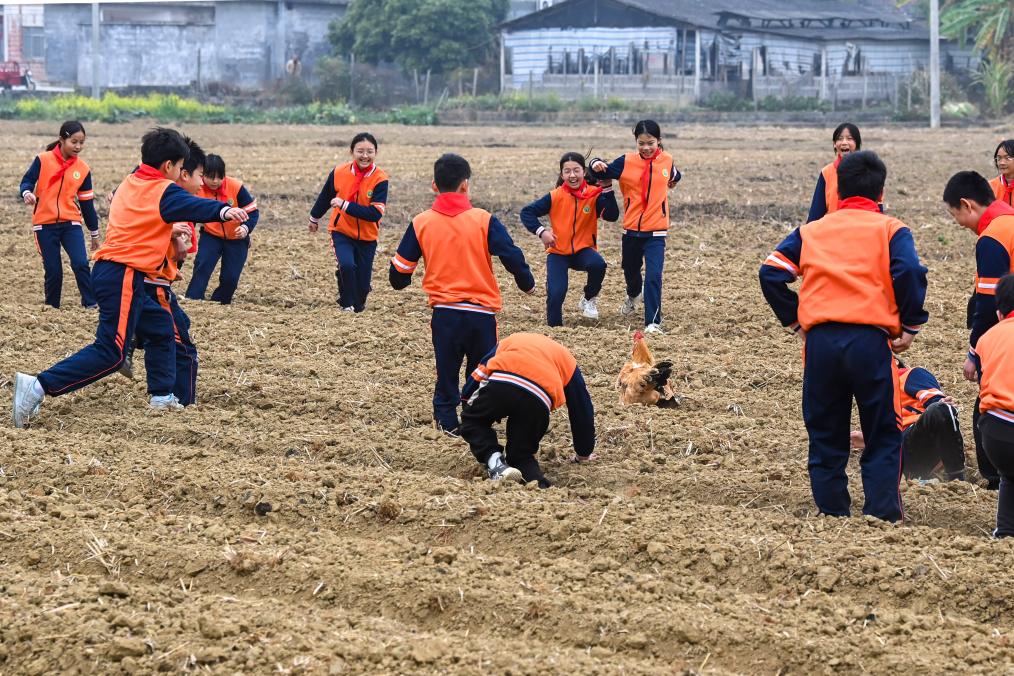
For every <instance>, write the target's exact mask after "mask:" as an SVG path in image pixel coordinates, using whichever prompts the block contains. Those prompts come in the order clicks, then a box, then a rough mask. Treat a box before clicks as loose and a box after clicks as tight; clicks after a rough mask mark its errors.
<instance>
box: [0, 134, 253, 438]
mask: <svg viewBox="0 0 1014 676" xmlns="http://www.w3.org/2000/svg"><path fill="white" fill-rule="evenodd" d="M188 153H189V149H188V148H187V143H186V141H185V140H184V138H183V137H182V136H181V135H180V134H179V132H176V131H173V130H172V129H163V128H156V129H153V130H151V131H150V132H148V133H147V134H145V135H144V138H143V139H142V140H141V166H140V167H139V168H138V170H137V171H135V172H134V173H133V174H131V175H130V176H127V178H126V179H124V181H123V183H121V184H120V187H119V188H117V190H116V197H114V198H113V201H112V203H111V204H110V207H109V225H108V228H107V230H106V241H105V243H104V244H103V245H102V247H101V248H100V249H99V250H98V251H97V252H96V253H95V260H96V263H95V269H94V270H93V271H92V283H93V284H94V288H95V297H96V299H97V300H98V305H99V325H98V328H97V329H96V331H95V342H94V343H92V344H91V345H89V346H87V347H85V348H83V349H81V350H79V351H78V352H76V353H75V354H73V355H71V356H70V357H67V358H66V359H64V360H62V361H60V362H59V363H57V364H55V365H53V366H51V367H49V368H48V369H46V370H45V371H43V372H42V373H40V374H39V375H38V376H37V377H33V376H30V375H26V374H24V373H17V374H15V376H14V414H13V418H14V426H15V427H26V426H27V425H28V423H29V419H30V417H31V416H34V415H36V413H37V412H38V410H39V407H40V405H41V404H42V400H43V399H44V398H45V395H47V394H48V395H50V396H60V395H62V394H67V393H69V392H73V391H75V390H78V389H80V388H82V387H84V386H85V385H88V384H90V383H93V382H95V381H96V380H99V379H100V378H104V377H106V376H108V375H110V374H111V373H116V371H117V370H118V369H119V368H120V365H121V364H122V363H123V358H124V352H125V346H127V345H129V344H130V341H131V340H132V339H133V337H134V328H135V326H136V324H137V319H138V317H139V316H140V314H141V308H142V305H143V302H144V298H145V293H144V289H143V286H144V276H145V275H156V274H158V271H159V269H160V268H161V267H162V266H163V265H164V264H165V261H166V252H167V251H168V249H169V243H170V240H171V238H172V235H173V233H174V232H176V233H181V234H189V232H190V231H189V228H187V227H186V226H185V225H173V224H174V223H179V222H187V221H196V222H200V223H207V222H208V221H218V222H224V221H229V220H237V221H239V222H241V223H242V222H244V221H246V220H247V219H248V218H249V215H248V214H247V213H246V211H244V210H243V209H240V208H237V207H230V206H229V205H228V204H225V203H222V202H214V201H212V200H206V199H201V198H199V197H195V196H193V195H190V194H189V193H187V191H185V190H184V189H183V188H181V187H180V186H178V185H176V183H175V181H176V180H177V179H178V178H179V177H180V168H181V166H182V164H183V162H184V161H185V160H186V159H187V156H188Z"/></svg>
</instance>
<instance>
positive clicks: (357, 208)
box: [341, 181, 387, 223]
mask: <svg viewBox="0 0 1014 676" xmlns="http://www.w3.org/2000/svg"><path fill="white" fill-rule="evenodd" d="M341 209H342V211H344V212H345V213H346V214H348V215H349V216H351V217H352V218H358V219H359V220H361V221H370V222H371V223H379V222H380V219H381V218H383V217H384V212H385V211H386V210H387V181H381V182H380V183H378V184H377V187H375V188H374V189H373V196H372V197H371V198H370V203H369V204H368V205H363V204H356V203H355V202H345V204H344V206H342V207H341Z"/></svg>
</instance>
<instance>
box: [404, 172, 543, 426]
mask: <svg viewBox="0 0 1014 676" xmlns="http://www.w3.org/2000/svg"><path fill="white" fill-rule="evenodd" d="M471 176H472V168H471V167H470V166H469V164H468V162H467V161H466V160H465V158H463V157H461V156H460V155H454V154H451V153H448V154H446V155H443V156H441V157H440V159H438V160H437V161H436V163H435V164H434V165H433V191H434V192H436V193H437V197H436V199H435V200H434V201H433V206H432V207H431V208H430V209H428V210H426V211H424V212H422V213H421V214H418V215H417V216H416V217H415V218H413V219H412V222H411V223H410V224H409V226H408V229H406V230H405V235H404V236H403V237H402V238H401V243H400V244H399V245H398V251H397V253H396V254H395V255H394V258H392V259H391V267H390V272H389V278H390V282H391V286H392V287H394V288H395V289H404V288H405V287H407V286H408V285H409V284H411V283H412V273H413V272H415V269H416V267H418V265H419V259H424V260H425V261H426V273H425V275H424V276H423V281H422V288H423V291H424V292H425V293H426V295H427V296H428V297H429V306H430V307H431V308H433V318H432V320H431V321H430V329H431V331H432V333H433V356H434V357H435V358H436V363H437V383H436V388H435V390H434V393H433V417H434V419H435V420H436V421H437V426H438V427H439V428H440V429H442V430H444V431H445V432H447V433H448V434H452V435H458V426H459V423H458V405H459V404H460V403H461V389H460V381H461V365H462V362H465V366H466V373H471V372H472V371H474V370H475V367H476V366H477V365H478V364H479V360H480V359H482V357H483V355H485V354H486V353H487V352H489V351H490V349H492V348H493V346H494V345H496V337H497V330H496V313H497V312H499V311H500V308H501V305H502V300H501V297H500V287H499V285H498V284H497V281H496V276H495V275H494V274H493V261H492V258H491V257H492V256H497V257H499V258H500V262H501V263H503V266H504V267H505V268H507V272H509V273H511V274H512V275H513V276H514V282H515V283H516V284H517V285H518V288H519V289H521V290H522V291H524V292H525V293H528V294H532V293H535V278H534V277H533V276H532V271H531V270H530V269H529V267H528V263H527V262H525V255H524V254H523V253H522V252H521V249H519V248H518V247H517V245H515V244H514V240H512V239H511V236H510V235H509V234H508V233H507V229H506V228H505V227H504V226H503V224H502V223H501V222H500V221H499V220H498V219H497V218H496V216H493V215H492V214H490V213H489V212H488V211H485V210H483V209H477V208H475V207H473V206H472V203H471V201H470V200H469V195H468V187H469V179H470V178H471Z"/></svg>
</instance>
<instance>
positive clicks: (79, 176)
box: [74, 171, 81, 181]
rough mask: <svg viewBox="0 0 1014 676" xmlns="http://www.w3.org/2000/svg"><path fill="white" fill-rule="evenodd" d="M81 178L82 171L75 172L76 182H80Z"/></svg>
mask: <svg viewBox="0 0 1014 676" xmlns="http://www.w3.org/2000/svg"><path fill="white" fill-rule="evenodd" d="M79 178H81V172H80V171H75V172H74V180H75V181H76V180H78V179H79Z"/></svg>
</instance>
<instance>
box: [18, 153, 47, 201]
mask: <svg viewBox="0 0 1014 676" xmlns="http://www.w3.org/2000/svg"><path fill="white" fill-rule="evenodd" d="M40 171H42V161H41V160H40V159H39V158H38V157H36V158H35V159H34V160H32V164H31V165H30V166H29V167H28V171H26V172H25V175H24V176H22V177H21V188H20V189H19V190H18V199H24V197H25V193H26V192H35V184H36V183H38V182H39V172H40Z"/></svg>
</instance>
